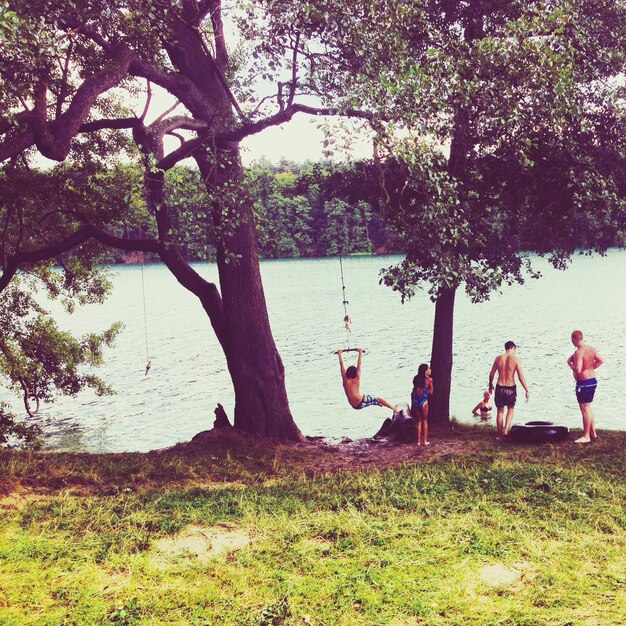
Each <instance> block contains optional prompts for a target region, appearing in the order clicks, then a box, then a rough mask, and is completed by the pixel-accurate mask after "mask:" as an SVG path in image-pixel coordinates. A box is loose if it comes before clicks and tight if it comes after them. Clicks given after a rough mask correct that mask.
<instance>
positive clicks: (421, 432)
mask: <svg viewBox="0 0 626 626" xmlns="http://www.w3.org/2000/svg"><path fill="white" fill-rule="evenodd" d="M432 394H433V379H432V378H431V376H430V367H429V366H428V363H422V364H421V365H420V366H419V368H418V369H417V375H416V376H415V377H414V378H413V391H412V392H411V415H412V416H413V417H414V418H415V421H416V422H417V445H418V446H421V445H424V446H429V445H430V441H428V396H431V395H432Z"/></svg>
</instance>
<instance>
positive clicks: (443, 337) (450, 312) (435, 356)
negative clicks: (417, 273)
mask: <svg viewBox="0 0 626 626" xmlns="http://www.w3.org/2000/svg"><path fill="white" fill-rule="evenodd" d="M455 295H456V288H455V287H443V288H442V289H440V290H439V294H438V296H437V302H436V304H435V328H434V331H433V349H432V354H431V359H430V368H431V370H432V376H433V386H434V390H435V393H434V394H433V395H432V397H431V398H430V399H429V400H428V407H429V408H428V417H429V419H430V420H431V421H432V422H433V423H435V424H442V425H443V424H448V423H449V421H450V386H451V382H452V343H453V330H454V328H453V326H454V297H455Z"/></svg>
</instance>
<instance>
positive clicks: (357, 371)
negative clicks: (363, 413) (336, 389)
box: [337, 348, 396, 413]
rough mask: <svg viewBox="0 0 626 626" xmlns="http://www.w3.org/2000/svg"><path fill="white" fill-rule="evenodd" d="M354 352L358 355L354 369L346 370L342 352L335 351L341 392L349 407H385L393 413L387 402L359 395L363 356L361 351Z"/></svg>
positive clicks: (360, 349) (392, 407) (393, 408)
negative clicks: (341, 384) (339, 370)
mask: <svg viewBox="0 0 626 626" xmlns="http://www.w3.org/2000/svg"><path fill="white" fill-rule="evenodd" d="M356 351H357V352H358V353H359V358H358V360H357V363H356V367H354V365H351V366H350V367H348V369H346V367H345V365H344V364H343V356H342V354H343V350H337V354H338V355H339V367H340V368H341V380H342V382H343V390H344V391H345V392H346V397H347V398H348V402H349V403H350V406H351V407H352V408H353V409H364V408H365V407H366V406H386V407H389V408H390V409H391V410H392V411H393V412H394V413H395V412H396V407H395V406H394V405H393V404H391V403H389V402H387V400H385V399H383V398H376V397H374V396H370V395H368V394H363V393H361V388H360V383H361V357H362V356H363V349H362V348H356Z"/></svg>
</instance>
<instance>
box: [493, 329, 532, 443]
mask: <svg viewBox="0 0 626 626" xmlns="http://www.w3.org/2000/svg"><path fill="white" fill-rule="evenodd" d="M516 349H517V346H516V345H515V343H514V342H513V341H507V342H506V343H505V344H504V353H503V354H499V355H498V356H497V357H496V358H495V359H494V362H493V365H492V366H491V372H490V373H489V392H490V393H493V377H494V375H495V373H496V372H498V383H497V384H496V394H495V397H494V402H495V404H496V408H497V409H498V412H497V415H496V425H497V427H498V436H500V437H503V436H506V435H508V434H509V430H510V429H511V422H512V421H513V412H514V411H515V401H516V400H517V387H516V386H515V375H516V374H517V377H518V378H519V381H520V383H521V385H522V387H523V388H524V391H525V392H526V402H528V387H527V386H526V380H525V379H524V374H523V373H522V364H521V363H520V360H519V358H518V357H517V356H516V354H515V350H516ZM504 407H506V422H505V423H504V425H503V417H504Z"/></svg>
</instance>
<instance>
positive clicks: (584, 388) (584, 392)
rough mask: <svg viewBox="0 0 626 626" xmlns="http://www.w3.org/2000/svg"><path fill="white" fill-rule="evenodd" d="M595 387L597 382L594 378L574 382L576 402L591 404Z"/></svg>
mask: <svg viewBox="0 0 626 626" xmlns="http://www.w3.org/2000/svg"><path fill="white" fill-rule="evenodd" d="M597 386H598V381H597V380H596V379H595V378H587V380H578V381H576V400H578V402H579V403H580V404H589V403H590V402H593V396H594V394H595V393H596V387H597Z"/></svg>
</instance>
